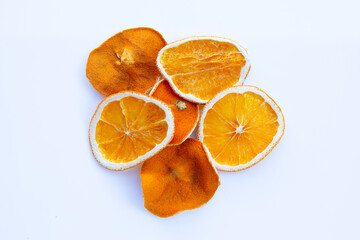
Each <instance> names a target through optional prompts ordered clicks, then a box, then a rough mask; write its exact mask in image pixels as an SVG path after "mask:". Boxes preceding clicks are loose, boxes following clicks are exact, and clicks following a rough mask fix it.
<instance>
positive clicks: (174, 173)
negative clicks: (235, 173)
mask: <svg viewBox="0 0 360 240" xmlns="http://www.w3.org/2000/svg"><path fill="white" fill-rule="evenodd" d="M140 176H141V186H142V190H143V194H144V205H145V208H146V209H147V210H149V211H150V212H151V213H153V214H155V215H157V216H159V217H170V216H173V215H174V214H176V213H178V212H181V211H184V210H189V209H194V208H198V207H200V206H202V205H203V204H205V203H206V202H208V201H209V200H210V199H211V198H212V196H213V195H214V194H215V192H216V190H217V188H218V186H219V184H220V182H219V176H218V175H217V173H216V170H215V168H214V167H213V165H212V164H211V162H210V161H209V158H208V156H207V154H206V152H205V150H204V147H203V144H202V143H201V142H199V141H198V140H196V139H191V138H189V139H187V140H186V141H185V142H183V143H182V144H181V145H176V146H168V147H166V148H165V149H163V150H162V151H161V152H159V153H158V154H156V155H155V156H153V157H151V158H150V159H148V160H147V161H146V162H145V163H144V164H143V165H142V168H141V173H140Z"/></svg>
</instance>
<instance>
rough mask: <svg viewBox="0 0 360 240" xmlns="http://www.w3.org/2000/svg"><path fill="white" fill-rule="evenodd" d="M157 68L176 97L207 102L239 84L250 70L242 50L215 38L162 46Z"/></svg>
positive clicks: (194, 38)
mask: <svg viewBox="0 0 360 240" xmlns="http://www.w3.org/2000/svg"><path fill="white" fill-rule="evenodd" d="M157 65H158V67H159V69H160V71H161V73H162V74H163V75H164V76H165V78H166V79H168V80H169V81H170V83H171V85H172V87H173V88H174V90H175V91H176V93H177V94H179V95H180V96H182V97H183V98H185V99H187V100H189V101H194V102H197V103H206V102H207V101H208V100H210V99H211V98H212V97H213V96H215V95H216V94H217V93H219V92H220V91H222V90H224V89H226V88H229V87H231V86H234V85H237V84H242V83H243V81H244V80H245V78H246V75H247V73H248V72H249V70H250V62H249V59H248V57H247V53H246V51H245V49H243V48H242V47H241V46H239V45H238V44H237V43H235V42H233V41H231V40H228V39H224V38H218V37H192V38H188V39H184V40H180V41H177V42H174V43H171V44H169V45H167V46H165V47H164V48H163V49H162V50H161V51H160V52H159V55H158V58H157Z"/></svg>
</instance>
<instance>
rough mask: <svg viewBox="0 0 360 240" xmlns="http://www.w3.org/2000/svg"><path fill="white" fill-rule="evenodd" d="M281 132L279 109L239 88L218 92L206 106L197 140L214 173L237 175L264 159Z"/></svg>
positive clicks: (263, 97)
mask: <svg viewBox="0 0 360 240" xmlns="http://www.w3.org/2000/svg"><path fill="white" fill-rule="evenodd" d="M284 129H285V123H284V117H283V114H282V112H281V110H280V108H279V106H278V105H277V104H276V103H275V102H274V101H273V100H272V99H271V98H270V97H269V96H268V95H267V94H266V93H265V92H263V91H262V90H260V89H259V88H257V87H252V86H239V87H233V88H229V89H227V90H225V91H223V92H221V93H220V94H218V95H216V96H215V97H214V98H213V99H212V100H210V101H209V102H208V103H207V104H206V105H205V107H204V110H203V112H202V115H201V118H200V123H199V140H200V141H202V142H203V143H204V145H205V149H206V150H207V151H208V152H209V154H210V155H211V157H210V159H211V160H212V161H213V163H214V165H215V166H216V168H217V169H219V170H222V171H239V170H243V169H246V168H249V167H251V166H253V165H254V164H256V163H258V162H259V161H261V160H262V159H263V158H264V157H266V155H267V154H269V153H270V152H271V150H272V149H273V148H274V147H275V146H276V144H277V143H278V142H279V141H280V138H281V137H282V135H283V134H284Z"/></svg>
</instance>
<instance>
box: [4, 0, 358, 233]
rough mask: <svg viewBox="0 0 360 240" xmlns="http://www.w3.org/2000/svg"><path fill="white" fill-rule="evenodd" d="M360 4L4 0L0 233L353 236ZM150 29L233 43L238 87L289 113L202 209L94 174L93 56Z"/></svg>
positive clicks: (114, 176) (123, 179) (132, 179)
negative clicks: (152, 209) (155, 199)
mask: <svg viewBox="0 0 360 240" xmlns="http://www.w3.org/2000/svg"><path fill="white" fill-rule="evenodd" d="M359 9H360V3H359V1H356V0H354V1H346V0H342V1H331V0H325V1H314V0H303V1H297V2H295V1H279V0H274V1H235V0H234V1H226V0H217V1H210V0H207V1H195V0H192V1H176V2H175V1H156V0H152V1H148V0H144V1H132V0H128V1H119V0H102V1H92V0H86V1H85V0H82V1H74V0H67V1H54V0H48V1H40V0H18V1H10V0H0V109H1V111H0V112H1V118H0V129H1V133H0V149H1V157H0V159H1V167H0V239H2V240H7V239H11V240H12V239H34V240H43V239H44V240H45V239H52V240H53V239H61V240H63V239H235V237H236V238H238V239H247V240H249V239H277V240H278V239H292V240H293V239H302V240H303V239H346V240H349V239H351V240H352V239H360V233H359V229H358V228H359V225H360V217H359V216H360V207H359V202H360V193H359V191H360V173H359V169H360V157H359V149H360V146H359V145H360V141H359V136H360V127H359V125H360V114H359V110H360V107H359V103H360V101H359V90H360V26H359V24H360V14H359ZM139 26H147V27H153V28H155V29H156V30H158V31H160V32H161V33H162V34H163V36H164V38H165V39H166V40H167V41H168V42H172V41H175V40H178V39H181V38H184V37H188V36H194V35H214V36H222V37H228V38H231V39H234V40H235V41H237V42H239V43H240V44H241V45H243V46H244V47H245V48H247V50H248V52H249V57H250V58H251V60H252V70H251V73H250V75H249V77H248V79H247V80H246V82H245V83H246V84H249V85H255V86H258V87H260V88H262V89H263V90H265V91H266V92H267V93H268V94H269V95H270V96H271V97H273V98H274V99H275V101H277V103H278V104H279V106H280V107H281V108H282V110H283V113H284V115H285V121H286V131H285V135H284V137H283V139H282V140H281V141H280V143H279V145H278V146H277V147H276V148H275V149H274V150H273V151H272V153H271V154H270V155H269V156H268V157H267V158H265V159H264V160H263V161H262V162H261V163H259V164H258V165H256V166H254V167H252V168H251V169H248V170H245V171H243V172H237V173H222V172H220V173H219V174H220V180H221V183H222V184H221V186H220V187H219V189H218V191H217V192H216V194H215V196H214V197H213V199H212V200H211V201H210V202H209V203H208V204H207V205H205V206H204V207H202V208H200V209H197V210H195V211H192V212H186V213H183V214H180V215H177V216H175V217H172V218H168V219H162V218H158V217H156V216H154V215H152V214H150V213H149V212H147V211H146V210H145V209H144V207H143V199H142V192H141V186H140V177H139V170H140V168H139V167H136V168H134V169H131V170H128V171H123V172H111V171H108V170H106V169H104V168H102V167H101V166H100V165H99V164H98V163H97V162H96V161H95V160H94V158H93V156H92V154H91V151H90V147H89V142H88V125H89V121H90V118H91V116H92V114H93V113H94V111H95V109H96V107H97V104H98V103H99V102H100V101H101V100H102V99H103V96H101V95H100V94H99V93H97V92H96V91H95V90H94V89H93V88H92V86H91V85H90V84H89V82H88V80H87V78H86V76H85V65H86V61H87V57H88V54H89V53H90V51H91V50H92V49H94V48H96V47H98V46H99V45H100V44H101V43H102V42H103V41H104V40H106V39H107V38H108V37H110V36H112V35H114V34H115V33H117V32H119V31H121V30H124V29H127V28H130V27H139Z"/></svg>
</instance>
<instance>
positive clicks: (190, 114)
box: [151, 80, 199, 144]
mask: <svg viewBox="0 0 360 240" xmlns="http://www.w3.org/2000/svg"><path fill="white" fill-rule="evenodd" d="M151 96H153V97H155V98H157V99H160V100H161V101H163V102H165V103H166V104H168V106H169V107H170V108H171V110H172V112H173V114H174V119H175V133H174V138H173V139H172V141H171V142H170V144H180V143H181V142H183V141H184V140H185V138H186V137H187V136H188V135H189V134H190V133H191V131H192V130H193V129H194V127H195V125H196V123H197V121H198V118H199V108H198V106H197V104H196V103H192V102H189V101H187V100H185V99H183V98H181V97H179V96H178V95H177V94H176V93H175V92H174V91H173V90H172V88H171V86H170V84H169V83H168V82H167V81H165V80H163V81H161V82H160V83H159V84H158V85H157V87H156V89H155V91H154V92H153V93H152V94H151ZM177 101H181V102H182V103H183V104H182V106H183V107H184V106H185V108H184V109H183V108H180V107H178V106H176V103H177ZM184 104H185V105H184Z"/></svg>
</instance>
